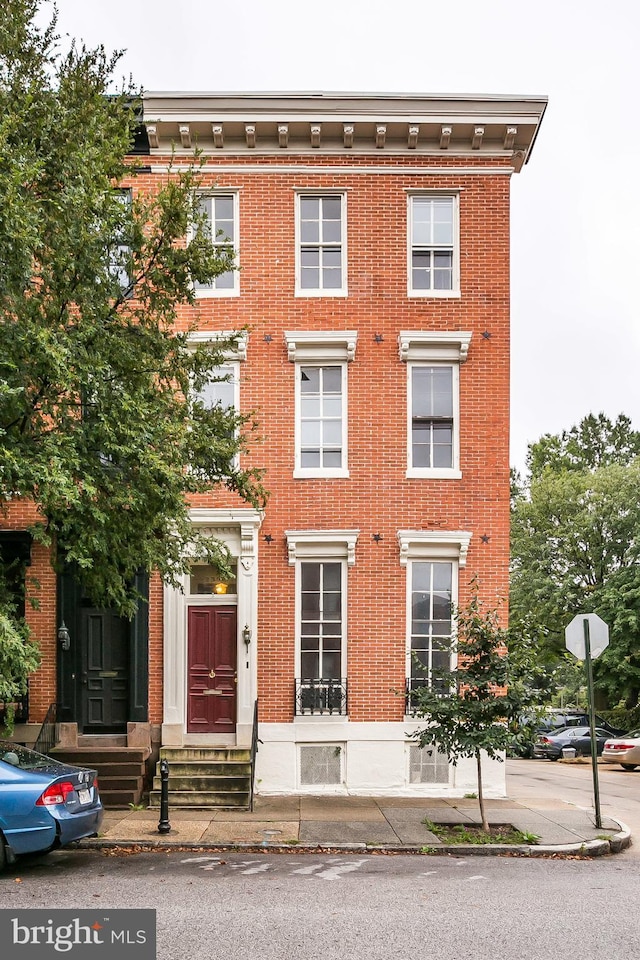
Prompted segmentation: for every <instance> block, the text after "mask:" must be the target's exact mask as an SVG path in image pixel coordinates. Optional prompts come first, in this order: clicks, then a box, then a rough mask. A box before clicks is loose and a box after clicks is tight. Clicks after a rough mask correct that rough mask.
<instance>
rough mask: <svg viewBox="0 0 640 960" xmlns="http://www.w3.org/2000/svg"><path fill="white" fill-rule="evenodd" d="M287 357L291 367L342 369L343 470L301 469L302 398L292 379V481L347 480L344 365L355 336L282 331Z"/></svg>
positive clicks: (352, 350)
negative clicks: (335, 366) (293, 426)
mask: <svg viewBox="0 0 640 960" xmlns="http://www.w3.org/2000/svg"><path fill="white" fill-rule="evenodd" d="M284 339H285V343H286V346H287V356H288V358H289V360H290V362H291V363H295V364H305V363H307V364H309V365H311V366H324V365H325V364H326V365H340V366H341V367H342V466H341V467H302V466H300V459H301V450H300V446H301V436H300V434H301V396H300V381H299V378H298V376H297V371H296V378H295V430H294V438H295V460H294V469H293V476H294V479H308V478H320V479H342V478H347V477H348V476H349V467H348V463H349V430H348V425H349V399H348V377H347V363H348V362H350V361H352V360H353V359H354V358H355V354H356V344H357V342H358V333H357V331H355V330H345V331H342V332H336V331H334V330H329V331H315V330H298V331H285V334H284Z"/></svg>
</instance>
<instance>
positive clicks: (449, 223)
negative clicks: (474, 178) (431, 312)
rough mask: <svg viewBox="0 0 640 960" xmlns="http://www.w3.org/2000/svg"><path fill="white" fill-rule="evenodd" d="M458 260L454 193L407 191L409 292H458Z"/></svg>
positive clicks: (443, 294) (429, 294)
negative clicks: (417, 192)
mask: <svg viewBox="0 0 640 960" xmlns="http://www.w3.org/2000/svg"><path fill="white" fill-rule="evenodd" d="M459 263H460V251H459V227H458V196H457V195H440V194H436V195H434V194H412V195H410V196H409V264H408V274H409V284H408V288H409V289H408V292H409V295H410V296H426V297H450V296H456V295H458V294H459V291H460V279H459V272H460V271H459Z"/></svg>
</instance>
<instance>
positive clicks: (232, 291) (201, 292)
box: [193, 187, 240, 300]
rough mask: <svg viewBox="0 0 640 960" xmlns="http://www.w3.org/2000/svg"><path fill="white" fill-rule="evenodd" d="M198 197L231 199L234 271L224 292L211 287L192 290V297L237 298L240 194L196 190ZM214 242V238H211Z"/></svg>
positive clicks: (233, 189)
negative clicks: (233, 228)
mask: <svg viewBox="0 0 640 960" xmlns="http://www.w3.org/2000/svg"><path fill="white" fill-rule="evenodd" d="M196 192H197V195H198V196H199V197H215V196H219V197H232V199H233V224H234V227H235V239H234V241H233V250H234V254H235V257H234V262H235V269H234V270H233V287H231V288H227V289H226V290H220V289H216V287H214V286H211V287H207V288H205V289H197V288H196V289H194V291H193V292H194V295H195V297H196V299H197V300H206V299H209V298H211V297H215V298H219V297H239V296H240V193H239V190H238V188H237V187H228V188H222V187H221V188H219V189H217V190H207V189H204V190H198V191H196ZM212 239H214V240H215V237H212Z"/></svg>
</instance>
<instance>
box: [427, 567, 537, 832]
mask: <svg viewBox="0 0 640 960" xmlns="http://www.w3.org/2000/svg"><path fill="white" fill-rule="evenodd" d="M471 586H472V594H471V599H470V600H469V603H468V604H467V605H466V606H465V607H462V608H459V609H458V610H456V611H455V612H454V620H455V623H456V638H455V646H454V648H453V652H454V654H455V655H456V665H455V667H453V668H452V669H451V670H442V671H434V672H433V673H432V676H431V683H430V684H428V685H427V684H425V686H422V687H417V688H416V689H414V690H413V691H412V694H411V706H412V714H413V715H414V716H418V717H422V718H424V720H425V721H427V726H426V727H423V728H421V729H419V730H416V731H415V732H414V733H413V734H412V735H411V736H412V738H413V739H414V740H416V741H417V742H418V743H419V744H420V746H421V747H426V746H432V745H433V744H436V745H437V747H438V749H439V750H441V751H443V752H444V753H446V754H447V756H448V758H449V761H450V762H451V763H453V764H456V763H457V762H458V761H459V760H461V759H463V758H465V757H470V758H474V759H475V761H476V770H477V778H478V803H479V807H480V817H481V820H482V828H483V830H485V831H487V832H488V831H489V822H488V820H487V815H486V811H485V805H484V792H483V780H482V754H483V752H484V753H485V754H486V755H487V756H488V757H489V758H490V759H492V760H499V761H501V760H502V759H503V753H504V751H505V750H506V749H507V748H508V747H509V746H511V745H513V743H514V740H517V738H518V736H520V734H519V733H518V730H519V721H520V719H521V717H522V715H523V714H524V713H526V711H527V710H529V709H530V708H532V707H533V706H534V705H535V704H537V702H538V699H539V693H538V691H537V689H536V686H535V677H536V669H535V665H534V657H533V654H534V647H533V643H532V642H531V640H530V639H529V638H528V637H527V636H526V635H520V636H511V635H510V634H509V631H508V630H506V629H505V628H503V627H501V626H500V618H499V613H498V610H496V609H484V608H483V605H482V603H481V601H480V599H479V596H478V583H477V581H475V580H474V581H472V585H471Z"/></svg>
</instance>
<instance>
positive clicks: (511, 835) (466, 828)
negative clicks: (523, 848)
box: [422, 820, 540, 844]
mask: <svg viewBox="0 0 640 960" xmlns="http://www.w3.org/2000/svg"><path fill="white" fill-rule="evenodd" d="M422 822H423V823H424V825H425V827H426V828H427V830H429V832H430V833H433V834H434V835H435V836H436V837H437V838H438V839H439V840H441V841H442V842H443V843H478V844H482V843H527V844H530V843H537V842H538V840H539V839H540V838H539V837H538V836H537V835H536V834H535V833H527V832H523V831H522V830H516V828H515V827H513V826H512V825H511V824H510V823H497V824H493V826H490V827H489V832H488V833H487V832H486V831H484V830H483V829H482V827H480V826H475V825H474V824H472V823H434V822H433V820H423V821H422Z"/></svg>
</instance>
